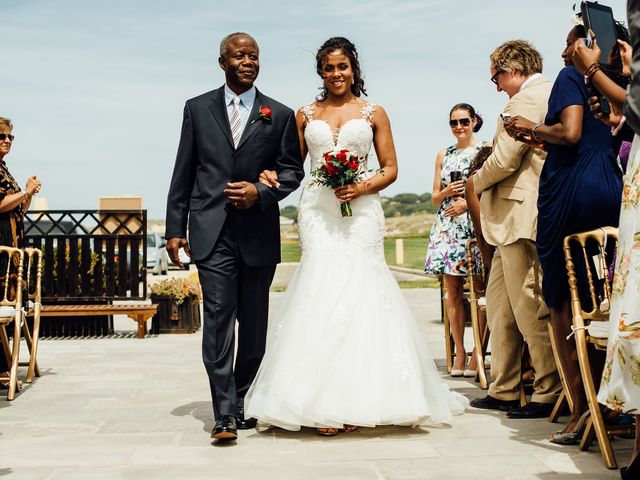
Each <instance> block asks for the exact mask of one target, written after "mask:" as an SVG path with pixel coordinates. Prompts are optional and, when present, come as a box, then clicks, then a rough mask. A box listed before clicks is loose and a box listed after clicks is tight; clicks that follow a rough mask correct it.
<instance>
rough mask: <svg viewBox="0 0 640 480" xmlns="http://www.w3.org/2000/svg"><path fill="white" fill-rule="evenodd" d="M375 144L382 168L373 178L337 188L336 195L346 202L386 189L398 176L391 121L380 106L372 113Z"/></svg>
mask: <svg viewBox="0 0 640 480" xmlns="http://www.w3.org/2000/svg"><path fill="white" fill-rule="evenodd" d="M372 128H373V146H374V147H375V149H376V155H377V157H378V163H379V164H380V170H379V171H378V172H377V173H376V174H375V175H374V176H373V177H371V178H368V179H366V180H364V181H362V182H359V183H354V184H351V185H346V186H344V187H340V188H338V189H336V196H337V197H338V199H339V200H340V201H341V202H342V203H344V202H349V201H351V200H354V199H356V198H358V197H359V196H360V195H364V194H366V193H376V192H379V191H380V190H383V189H385V188H386V187H388V186H389V185H391V184H392V183H393V182H395V181H396V178H398V161H397V158H396V147H395V145H394V144H393V134H392V133H391V123H390V122H389V117H388V116H387V112H385V111H384V109H383V108H382V107H380V106H378V107H377V108H376V109H375V110H374V111H373V114H372Z"/></svg>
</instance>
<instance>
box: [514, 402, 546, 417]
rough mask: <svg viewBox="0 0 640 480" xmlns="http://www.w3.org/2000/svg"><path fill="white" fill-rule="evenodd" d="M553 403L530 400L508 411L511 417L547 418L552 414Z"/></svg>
mask: <svg viewBox="0 0 640 480" xmlns="http://www.w3.org/2000/svg"><path fill="white" fill-rule="evenodd" d="M553 406H554V404H553V403H540V402H530V403H527V404H526V405H525V406H524V407H518V408H514V409H513V410H510V411H509V412H508V413H507V417H509V418H545V417H548V416H549V415H551V410H553Z"/></svg>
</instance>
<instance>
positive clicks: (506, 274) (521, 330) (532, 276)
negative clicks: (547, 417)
mask: <svg viewBox="0 0 640 480" xmlns="http://www.w3.org/2000/svg"><path fill="white" fill-rule="evenodd" d="M541 282H542V270H541V268H540V263H539V260H538V253H537V252H536V245H535V243H534V242H533V241H531V240H524V239H521V240H518V241H516V242H515V243H512V244H510V245H505V246H498V247H497V248H496V252H495V255H494V257H493V261H492V262H491V274H490V275H489V285H487V322H488V324H489V330H490V331H491V376H492V377H493V379H494V381H493V383H491V385H489V395H491V396H492V397H494V398H498V399H500V400H517V399H518V397H519V385H520V377H521V373H522V372H521V363H522V362H521V359H522V349H523V347H524V343H525V342H526V344H527V346H528V347H529V353H530V355H531V363H532V364H533V368H534V369H535V371H536V375H535V381H534V384H533V389H534V392H533V395H532V398H531V400H532V401H534V402H540V403H552V402H555V400H556V398H557V396H558V395H559V394H560V392H561V390H562V385H561V383H560V377H559V376H558V370H557V367H556V363H555V360H554V356H553V351H552V350H551V339H550V337H549V331H548V329H547V322H549V321H550V317H549V310H548V308H547V306H546V305H545V303H544V300H543V299H542V293H541Z"/></svg>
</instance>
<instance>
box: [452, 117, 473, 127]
mask: <svg viewBox="0 0 640 480" xmlns="http://www.w3.org/2000/svg"><path fill="white" fill-rule="evenodd" d="M458 123H459V124H460V125H461V126H463V127H468V126H469V125H471V119H470V118H461V119H460V120H449V126H450V127H451V128H456V127H457V126H458Z"/></svg>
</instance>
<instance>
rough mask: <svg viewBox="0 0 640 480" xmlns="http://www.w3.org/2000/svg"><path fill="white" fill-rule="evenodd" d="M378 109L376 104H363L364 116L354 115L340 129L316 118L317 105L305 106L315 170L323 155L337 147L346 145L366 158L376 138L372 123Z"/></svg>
mask: <svg viewBox="0 0 640 480" xmlns="http://www.w3.org/2000/svg"><path fill="white" fill-rule="evenodd" d="M375 109H376V105H375V104H374V103H366V104H365V105H364V106H363V107H362V110H361V116H360V118H352V119H351V120H349V121H347V122H346V123H345V124H344V125H342V127H341V128H340V129H339V130H333V129H332V127H331V125H329V124H328V123H327V122H326V121H324V120H320V119H316V118H313V110H314V105H313V104H309V105H304V106H302V107H301V108H300V111H301V112H302V114H303V115H304V117H305V119H306V122H307V126H306V128H305V130H304V139H305V142H306V144H307V148H308V149H309V158H310V159H311V169H312V170H313V169H315V168H317V167H319V166H320V162H321V161H322V155H323V154H324V153H325V152H328V151H329V150H333V149H334V148H335V147H339V148H345V149H347V150H349V151H351V152H353V153H355V154H356V155H358V156H359V157H366V156H367V155H368V154H369V150H371V143H372V141H373V130H372V128H371V125H372V115H373V112H374V111H375ZM365 164H366V160H365Z"/></svg>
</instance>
